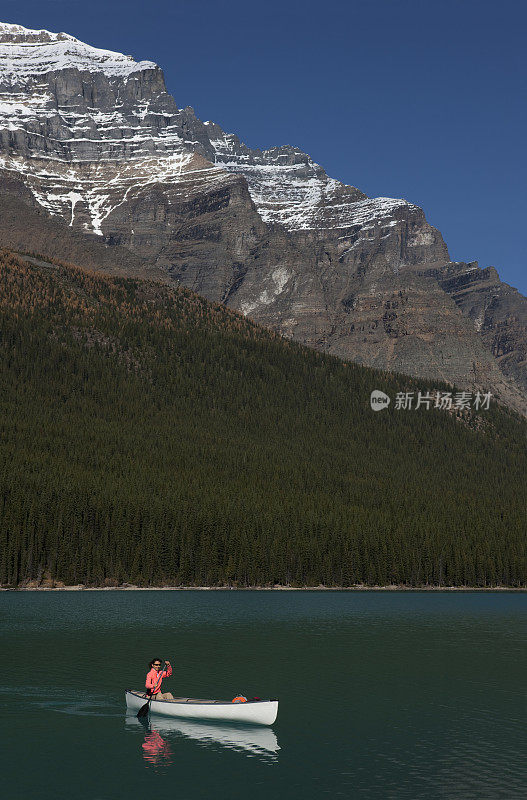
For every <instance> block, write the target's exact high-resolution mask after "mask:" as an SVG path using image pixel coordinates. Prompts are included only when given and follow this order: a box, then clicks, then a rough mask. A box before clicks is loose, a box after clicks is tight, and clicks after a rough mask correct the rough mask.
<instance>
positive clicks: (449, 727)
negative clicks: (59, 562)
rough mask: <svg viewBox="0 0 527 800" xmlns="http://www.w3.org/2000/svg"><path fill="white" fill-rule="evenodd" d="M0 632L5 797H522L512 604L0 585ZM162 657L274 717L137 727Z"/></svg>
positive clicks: (495, 597)
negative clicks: (139, 701) (274, 709)
mask: <svg viewBox="0 0 527 800" xmlns="http://www.w3.org/2000/svg"><path fill="white" fill-rule="evenodd" d="M0 629H1V643H2V647H1V659H2V674H3V679H2V689H1V694H0V709H1V712H2V720H3V726H2V742H3V743H2V756H3V759H2V761H3V769H2V794H3V796H4V797H6V798H9V800H11V798H16V800H19V798H28V800H29V798H31V800H48V799H49V800H62V798H68V800H117V799H119V800H121V798H123V799H124V800H136V798H137V799H139V798H153V797H155V798H159V797H167V798H177V799H178V800H186V799H187V798H188V799H189V800H191V799H192V800H194V799H195V800H198V798H199V800H202V799H206V798H215V800H224V799H225V800H227V799H228V800H231V799H237V798H249V799H250V800H259V799H260V798H273V800H274V798H288V799H289V798H291V800H296V798H303V799H304V800H305V799H306V798H307V799H309V798H319V797H321V798H326V797H331V798H367V799H368V800H392V798H393V800H406V799H408V800H409V799H410V798H411V799H412V800H434V799H435V798H442V799H443V800H469V799H470V800H498V798H503V800H515V799H516V798H522V800H524V798H525V797H526V795H527V764H526V755H527V731H526V726H525V722H526V714H525V677H526V675H527V647H526V644H527V594H515V593H457V592H456V593H444V594H437V593H427V592H418V593H403V592H400V593H399V592H397V593H394V592H226V591H223V592H222V591H218V592H208V591H207V592H203V591H195V592H170V591H165V592H164V591H155V592H131V591H128V592H119V591H112V592H75V593H73V592H71V593H57V592H18V593H16V592H3V593H0ZM158 656H159V657H161V658H168V659H169V660H170V661H171V662H172V665H173V667H174V675H173V676H172V678H171V679H170V680H169V681H166V682H165V685H164V688H165V689H166V690H171V691H172V692H173V693H174V694H180V695H185V696H194V697H216V698H226V699H229V698H232V697H234V696H235V695H236V694H238V693H240V692H241V693H243V694H245V695H246V696H250V697H252V696H254V695H256V696H259V697H278V698H279V700H280V708H279V714H278V720H277V722H276V724H275V725H274V726H273V727H272V728H268V729H265V728H261V729H258V728H247V727H237V726H233V725H230V726H229V725H214V724H209V725H203V724H199V723H191V722H189V721H186V722H185V721H181V722H177V721H176V720H173V721H168V722H167V721H163V719H162V718H161V717H158V718H155V717H152V719H151V724H150V725H148V726H147V727H143V726H142V725H141V724H140V723H139V722H138V721H137V719H136V718H135V717H127V716H126V710H125V703H124V690H125V688H127V687H132V688H142V686H143V684H144V676H145V673H146V670H147V663H148V661H150V660H151V659H152V658H153V657H158Z"/></svg>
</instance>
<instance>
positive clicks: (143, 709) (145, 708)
mask: <svg viewBox="0 0 527 800" xmlns="http://www.w3.org/2000/svg"><path fill="white" fill-rule="evenodd" d="M149 708H150V700H149V701H148V703H145V704H144V706H141V708H140V709H139V711H138V712H137V718H138V719H141V717H147V716H148V709H149Z"/></svg>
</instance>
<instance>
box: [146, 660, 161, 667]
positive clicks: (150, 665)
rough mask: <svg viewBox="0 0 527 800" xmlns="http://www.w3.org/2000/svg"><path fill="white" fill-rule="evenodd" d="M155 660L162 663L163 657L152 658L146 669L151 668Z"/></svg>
mask: <svg viewBox="0 0 527 800" xmlns="http://www.w3.org/2000/svg"><path fill="white" fill-rule="evenodd" d="M156 661H159V663H160V664H162V663H163V659H162V658H153V659H152V661H151V662H150V664H149V665H148V669H152V667H153V666H154V663H155V662H156Z"/></svg>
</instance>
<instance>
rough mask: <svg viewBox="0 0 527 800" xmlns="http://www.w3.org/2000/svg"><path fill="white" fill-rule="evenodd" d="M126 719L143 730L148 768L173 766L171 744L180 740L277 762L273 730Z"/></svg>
mask: <svg viewBox="0 0 527 800" xmlns="http://www.w3.org/2000/svg"><path fill="white" fill-rule="evenodd" d="M125 719H126V727H127V728H135V729H136V730H137V728H138V727H139V728H144V730H145V740H144V743H143V757H144V759H145V761H146V762H147V763H148V764H155V765H160V764H170V763H171V762H172V758H173V750H172V747H171V743H172V742H174V739H175V738H177V737H180V736H182V737H185V738H186V739H194V740H196V741H198V742H199V743H200V744H202V745H205V746H206V747H215V746H217V745H221V746H222V747H227V748H228V749H229V750H237V751H238V752H241V753H247V754H248V755H249V756H252V757H256V758H261V759H263V760H265V761H275V760H276V759H277V757H278V755H277V754H278V751H279V750H280V745H279V744H278V740H277V738H276V735H275V734H274V732H273V731H272V730H271V728H259V727H256V726H249V725H247V726H246V727H245V726H241V725H232V724H228V723H227V724H224V725H221V724H217V723H210V724H207V723H204V722H195V721H194V720H192V721H189V720H186V719H177V718H175V717H158V716H152V717H151V718H150V719H148V718H147V719H146V720H145V721H144V722H143V721H141V720H140V719H138V718H137V716H136V715H135V714H127V715H126V718H125Z"/></svg>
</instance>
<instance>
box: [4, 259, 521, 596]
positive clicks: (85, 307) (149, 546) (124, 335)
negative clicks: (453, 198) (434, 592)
mask: <svg viewBox="0 0 527 800" xmlns="http://www.w3.org/2000/svg"><path fill="white" fill-rule="evenodd" d="M0 335H1V338H0V352H1V360H0V370H1V378H0V425H1V437H0V510H1V518H0V537H1V538H0V583H2V584H3V585H11V586H16V585H21V584H24V583H27V582H28V581H35V582H37V583H38V582H40V581H42V580H43V579H44V578H46V576H48V579H49V576H51V579H52V580H56V581H63V582H64V583H66V584H77V583H84V584H87V585H104V584H105V583H106V584H113V585H115V584H119V583H121V582H123V581H127V582H132V583H137V584H139V585H163V584H170V585H225V584H230V585H238V586H247V585H272V584H275V583H277V584H291V585H309V586H311V585H318V584H325V585H328V586H331V585H352V584H357V583H364V584H393V583H397V584H407V585H411V586H419V585H425V584H430V585H473V586H493V585H497V584H501V585H509V586H520V585H525V584H526V582H527V580H526V570H525V527H524V522H525V519H524V511H525V499H526V498H525V491H524V490H525V485H524V476H525V474H526V457H525V446H524V442H525V438H524V437H525V424H524V422H522V420H520V418H519V417H517V416H516V415H514V414H513V413H512V412H507V411H505V410H503V409H501V408H499V407H497V406H495V405H494V404H492V405H491V408H490V410H489V411H484V410H483V411H480V412H479V413H476V412H474V411H471V412H470V413H467V414H465V415H464V416H463V418H457V417H456V416H455V415H454V414H451V413H448V412H446V411H440V410H433V409H430V410H426V409H420V410H418V411H402V410H401V411H398V410H396V409H395V408H394V404H393V402H392V404H391V405H390V407H389V408H388V409H386V410H384V411H382V412H379V413H374V412H372V411H371V409H370V406H369V397H370V392H371V391H372V389H381V390H383V391H385V392H387V393H388V394H389V395H390V396H391V397H392V398H393V397H394V396H395V393H396V392H398V391H404V390H406V389H407V388H411V389H413V390H416V389H417V388H419V389H427V388H428V389H430V390H432V389H433V390H435V389H438V388H446V387H441V386H440V385H438V384H433V385H432V384H427V383H426V382H425V381H423V380H417V381H414V382H412V381H411V380H410V379H408V378H402V377H400V376H394V375H390V374H388V373H379V372H376V371H374V370H371V369H367V368H363V367H359V366H357V365H354V364H346V363H343V362H342V361H340V360H337V359H335V358H332V357H327V356H324V355H321V354H319V353H316V352H314V351H311V350H308V349H306V348H303V347H301V346H300V345H297V344H294V343H292V342H288V341H285V340H283V339H281V338H280V337H278V336H276V335H274V334H272V333H270V332H268V331H265V330H263V329H260V328H258V327H257V326H256V325H254V324H253V323H251V322H249V321H248V320H246V319H244V318H243V317H241V316H239V315H237V314H235V313H234V312H231V311H229V310H228V309H225V308H224V307H222V306H219V305H213V304H211V303H208V302H207V301H205V300H203V299H201V298H199V297H197V296H196V295H193V294H192V293H191V292H189V291H187V290H183V289H182V290H173V289H169V288H166V287H163V286H161V285H158V284H154V283H147V282H141V281H135V280H130V279H124V278H123V279H121V278H115V277H108V276H103V275H100V274H97V273H87V272H83V271H82V270H80V269H76V268H73V267H68V266H64V265H57V264H49V263H47V264H46V263H44V262H39V261H38V260H35V259H33V260H32V261H28V260H27V259H21V258H19V257H16V256H14V255H13V254H11V253H9V252H4V253H3V254H2V255H1V257H0Z"/></svg>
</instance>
